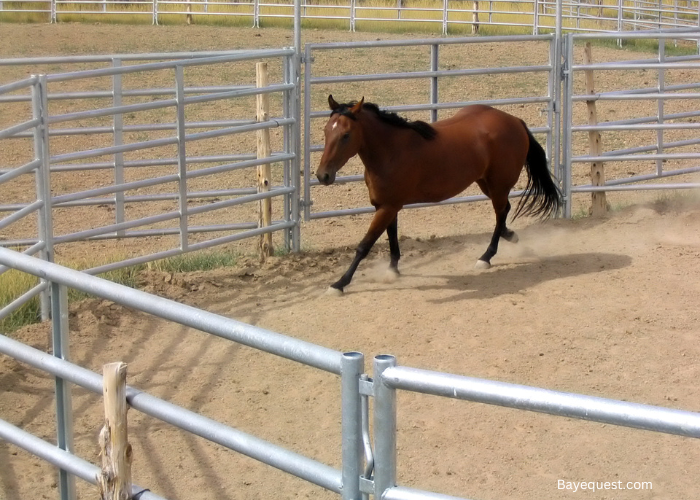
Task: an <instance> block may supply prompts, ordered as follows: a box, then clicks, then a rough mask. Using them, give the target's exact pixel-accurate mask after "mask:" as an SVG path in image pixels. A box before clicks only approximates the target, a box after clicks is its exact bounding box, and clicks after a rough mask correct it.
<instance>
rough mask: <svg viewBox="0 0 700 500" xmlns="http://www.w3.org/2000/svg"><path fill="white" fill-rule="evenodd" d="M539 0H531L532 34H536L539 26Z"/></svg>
mask: <svg viewBox="0 0 700 500" xmlns="http://www.w3.org/2000/svg"><path fill="white" fill-rule="evenodd" d="M540 1H541V0H533V4H532V7H533V9H534V10H533V11H532V34H533V35H537V34H539V31H540V30H539V26H540Z"/></svg>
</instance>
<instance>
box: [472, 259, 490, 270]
mask: <svg viewBox="0 0 700 500" xmlns="http://www.w3.org/2000/svg"><path fill="white" fill-rule="evenodd" d="M490 268H491V263H490V262H486V261H485V260H477V261H476V265H475V266H474V269H490Z"/></svg>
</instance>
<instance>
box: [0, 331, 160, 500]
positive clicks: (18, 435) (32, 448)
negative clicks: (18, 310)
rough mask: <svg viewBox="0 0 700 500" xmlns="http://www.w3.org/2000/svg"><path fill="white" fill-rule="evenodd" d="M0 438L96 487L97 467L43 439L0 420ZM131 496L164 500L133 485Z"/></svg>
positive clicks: (0, 337) (145, 499) (98, 469)
mask: <svg viewBox="0 0 700 500" xmlns="http://www.w3.org/2000/svg"><path fill="white" fill-rule="evenodd" d="M3 339H4V337H3V336H2V335H0V342H2V340H3ZM0 438H2V439H4V440H5V441H7V442H8V443H12V444H14V445H15V446H18V447H20V448H22V449H24V450H27V451H28V452H30V453H31V454H33V455H36V456H37V457H39V458H42V459H44V460H46V461H47V462H49V463H51V464H53V465H55V466H56V467H59V468H61V469H64V470H66V471H68V472H70V473H71V474H73V475H74V476H76V477H79V478H80V479H82V480H83V481H86V482H88V483H90V484H94V485H97V477H98V475H99V474H100V468H99V467H97V466H96V465H93V464H91V463H90V462H88V461H86V460H83V459H82V458H80V457H77V456H75V455H72V454H71V453H69V452H67V451H65V450H62V449H61V448H58V447H56V446H55V445H53V444H51V443H47V442H46V441H44V440H43V439H40V438H38V437H36V436H35V435H33V434H30V433H28V432H26V431H24V430H22V429H20V428H19V427H15V426H14V425H12V424H10V423H8V422H5V421H4V420H0ZM131 494H132V495H134V496H136V495H138V498H140V499H142V500H165V499H164V498H163V497H161V496H159V495H156V494H155V493H153V492H151V491H149V490H147V489H145V488H142V487H141V486H137V485H135V484H134V485H132V486H131Z"/></svg>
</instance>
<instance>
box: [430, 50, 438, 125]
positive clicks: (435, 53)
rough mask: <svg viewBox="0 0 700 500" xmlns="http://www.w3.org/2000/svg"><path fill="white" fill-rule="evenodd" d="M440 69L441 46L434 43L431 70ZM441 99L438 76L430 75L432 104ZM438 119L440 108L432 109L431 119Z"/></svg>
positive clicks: (431, 52) (432, 120)
mask: <svg viewBox="0 0 700 500" xmlns="http://www.w3.org/2000/svg"><path fill="white" fill-rule="evenodd" d="M438 69H440V46H439V45H438V44H436V43H435V44H433V45H431V46H430V71H437V70H438ZM439 101H440V96H439V95H438V77H437V76H431V77H430V104H433V105H434V104H437V103H438V102H439ZM437 119H438V110H437V109H431V110H430V121H431V122H436V121H437Z"/></svg>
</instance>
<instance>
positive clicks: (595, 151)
mask: <svg viewBox="0 0 700 500" xmlns="http://www.w3.org/2000/svg"><path fill="white" fill-rule="evenodd" d="M583 58H584V60H583V63H584V64H591V63H592V62H593V55H592V51H591V43H590V42H586V48H585V49H584V52H583ZM585 74H586V93H587V94H590V95H592V94H595V86H594V82H593V71H592V70H588V69H587V70H586V71H585ZM586 106H587V108H588V124H589V125H597V124H598V112H597V110H596V104H595V100H593V99H591V100H588V101H586ZM588 149H589V154H590V155H591V156H600V154H601V152H602V149H603V148H602V144H601V142H600V132H598V131H597V130H591V131H589V132H588ZM591 184H592V185H593V186H603V185H605V163H603V162H597V161H594V162H593V163H591ZM606 212H607V200H606V196H605V191H594V192H592V193H591V211H590V213H591V215H592V216H593V217H598V216H601V215H605V213H606Z"/></svg>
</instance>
